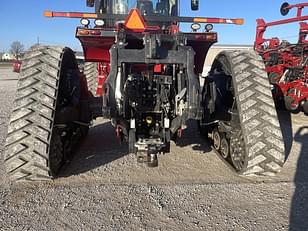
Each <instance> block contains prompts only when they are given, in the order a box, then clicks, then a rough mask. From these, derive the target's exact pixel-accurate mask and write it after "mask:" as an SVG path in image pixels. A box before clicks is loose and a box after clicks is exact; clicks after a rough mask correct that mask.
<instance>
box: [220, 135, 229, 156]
mask: <svg viewBox="0 0 308 231" xmlns="http://www.w3.org/2000/svg"><path fill="white" fill-rule="evenodd" d="M220 154H221V156H222V157H223V158H224V159H227V158H228V157H229V154H230V145H229V141H228V140H227V138H226V136H222V139H221V141H220Z"/></svg>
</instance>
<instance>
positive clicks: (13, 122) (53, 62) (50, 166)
mask: <svg viewBox="0 0 308 231" xmlns="http://www.w3.org/2000/svg"><path fill="white" fill-rule="evenodd" d="M68 86H71V87H72V86H73V89H74V90H72V91H68V89H70V88H68ZM80 89H81V88H80V72H79V70H78V66H77V62H76V60H75V55H74V52H73V51H72V50H71V49H69V48H63V47H54V46H35V47H32V48H30V50H29V51H28V52H27V53H26V54H25V58H24V60H23V65H22V70H21V73H20V78H19V81H18V85H17V92H16V97H15V101H14V107H13V111H12V114H11V118H10V123H9V127H8V134H7V139H6V144H5V151H4V159H5V160H4V161H5V167H6V171H7V174H8V177H9V178H10V180H11V181H33V180H48V179H51V178H52V177H54V176H55V175H56V174H57V173H58V171H59V169H60V168H61V166H62V164H63V162H64V157H65V156H66V154H67V151H68V148H67V147H68V146H69V148H71V142H70V141H71V140H72V137H73V136H69V134H70V133H71V134H76V133H77V131H78V130H80V125H76V124H75V123H74V122H75V120H79V111H78V110H79V109H78V108H79V107H80V92H79V91H80ZM63 115H65V116H63ZM71 115H75V117H76V118H75V117H74V118H72V117H71ZM81 122H82V121H81ZM85 124H86V122H85ZM84 126H86V125H84ZM67 127H68V128H69V129H66V128H67ZM64 143H65V145H64Z"/></svg>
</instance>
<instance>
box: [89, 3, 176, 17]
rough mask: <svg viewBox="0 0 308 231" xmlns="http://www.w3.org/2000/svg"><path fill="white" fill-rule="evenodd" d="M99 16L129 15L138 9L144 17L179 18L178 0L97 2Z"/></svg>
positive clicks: (95, 4) (96, 9)
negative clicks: (132, 10) (131, 11)
mask: <svg viewBox="0 0 308 231" xmlns="http://www.w3.org/2000/svg"><path fill="white" fill-rule="evenodd" d="M90 6H95V12H96V13H97V14H128V13H129V11H130V10H131V9H134V8H136V9H138V10H139V11H140V13H141V14H142V15H156V16H177V15H178V0H137V1H136V0H114V1H113V0H96V1H95V3H94V4H93V5H91V4H90Z"/></svg>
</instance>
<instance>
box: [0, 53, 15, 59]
mask: <svg viewBox="0 0 308 231" xmlns="http://www.w3.org/2000/svg"><path fill="white" fill-rule="evenodd" d="M1 59H2V60H13V59H14V56H13V55H11V54H10V53H4V54H3V55H2V57H1Z"/></svg>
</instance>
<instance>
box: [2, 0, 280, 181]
mask: <svg viewBox="0 0 308 231" xmlns="http://www.w3.org/2000/svg"><path fill="white" fill-rule="evenodd" d="M198 4H199V3H198V1H196V0H192V1H191V9H192V10H197V9H198V7H199V5H198ZM87 5H88V6H89V7H95V13H77V12H50V11H47V12H45V16H47V17H71V18H81V24H82V25H81V26H79V27H77V30H76V37H77V38H78V39H79V40H80V42H81V45H82V47H83V51H84V58H85V62H86V64H85V66H84V72H83V73H80V71H79V70H78V65H77V62H76V59H75V57H74V53H73V52H72V50H71V49H69V48H62V47H52V46H38V47H33V48H32V49H30V50H29V51H28V52H27V54H26V56H25V59H24V61H23V65H22V70H21V78H20V80H19V83H18V90H17V96H16V99H15V107H14V110H13V114H12V116H11V121H10V125H9V131H8V138H7V141H6V150H5V163H6V168H7V172H8V174H9V176H10V177H11V179H12V180H14V181H19V180H37V179H38V180H42V179H50V178H51V177H55V176H56V175H57V173H58V171H59V169H60V168H61V166H62V164H63V162H64V161H65V159H67V158H68V156H69V155H70V154H71V153H72V152H74V148H75V147H76V143H78V142H79V140H80V139H81V138H82V137H84V136H86V134H87V131H88V128H89V125H90V123H91V121H92V120H93V119H95V118H97V117H105V118H109V119H110V121H111V123H112V125H113V126H114V128H115V134H116V135H117V136H118V137H119V138H120V139H123V140H125V141H127V142H128V144H129V145H128V146H129V150H128V153H133V154H136V156H137V161H138V162H141V163H145V164H147V165H148V166H149V167H155V166H157V165H158V159H159V158H158V154H161V153H169V152H170V142H171V141H175V142H176V140H177V139H180V137H181V134H182V132H183V131H184V130H185V128H186V121H187V120H190V119H193V120H196V121H197V122H198V124H199V129H200V132H201V134H203V135H206V136H207V137H208V136H209V137H210V138H211V139H212V142H213V146H214V148H215V149H216V150H217V151H218V152H219V154H220V155H221V156H222V157H223V158H224V159H225V160H226V162H227V163H229V165H230V166H232V168H234V169H235V171H237V172H238V173H239V174H243V175H274V174H276V173H277V172H279V171H280V169H281V167H282V166H283V163H284V148H283V147H284V145H283V139H282V134H281V130H280V126H279V122H278V119H277V114H276V110H275V106H274V101H273V99H272V93H271V88H270V84H269V81H268V78H267V74H266V72H265V71H264V64H263V62H262V58H261V57H259V56H258V55H257V54H256V53H255V52H254V51H232V52H231V51H224V52H222V53H220V54H219V55H218V56H217V57H216V59H215V60H214V62H213V65H212V68H211V71H210V73H209V75H208V76H206V77H204V78H205V81H204V85H203V86H200V81H199V79H200V78H199V77H200V76H201V73H202V70H203V64H204V60H205V58H206V55H207V52H208V50H209V48H210V47H211V45H212V44H214V43H216V42H217V33H216V32H213V31H212V29H213V25H212V24H214V23H224V24H242V23H243V20H242V19H230V18H205V17H197V18H193V17H181V16H179V9H180V8H179V6H180V2H179V1H177V0H158V1H156V0H155V1H150V0H138V1H132V0H114V1H111V0H96V1H94V0H88V1H87ZM180 22H183V23H191V29H192V31H191V32H188V33H184V32H181V31H180V28H179V23H180ZM91 23H92V26H91ZM201 23H204V24H205V23H206V25H204V29H202V28H201ZM93 81H94V82H95V81H96V82H95V85H96V90H95V89H94V90H92V91H91V90H90V89H92V87H91V85H92V84H91V83H93ZM102 139H104V137H102Z"/></svg>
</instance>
